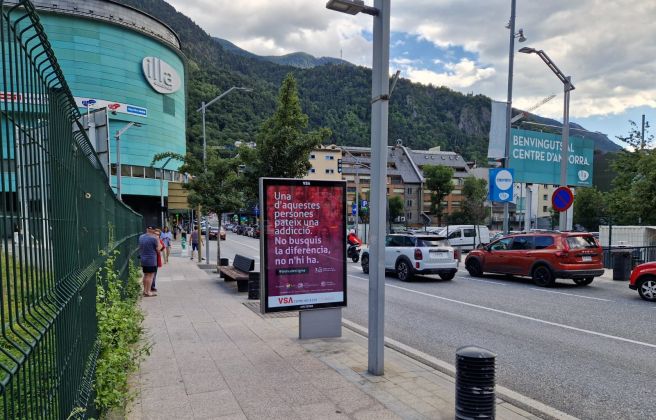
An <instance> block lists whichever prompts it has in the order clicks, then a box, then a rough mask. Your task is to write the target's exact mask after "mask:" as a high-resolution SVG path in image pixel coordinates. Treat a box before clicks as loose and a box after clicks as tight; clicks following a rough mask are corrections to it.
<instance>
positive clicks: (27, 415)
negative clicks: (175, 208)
mask: <svg viewBox="0 0 656 420" xmlns="http://www.w3.org/2000/svg"><path fill="white" fill-rule="evenodd" d="M16 3H17V4H16ZM0 6H1V10H2V15H1V19H0V46H1V55H2V63H1V66H0V72H1V75H0V130H1V132H2V143H1V147H2V150H1V151H0V194H1V195H0V200H1V203H0V273H1V274H0V291H1V293H0V307H1V308H0V329H1V335H0V417H4V418H5V419H37V418H38V419H42V418H43V419H50V418H53V419H66V418H67V417H69V415H70V413H71V412H72V411H73V410H75V408H76V407H82V408H85V407H87V405H88V404H90V403H92V381H93V375H94V369H95V360H96V357H97V354H98V346H97V322H96V303H95V298H96V277H95V274H96V271H97V270H98V268H99V267H100V266H101V265H102V264H103V262H104V259H103V257H101V255H100V251H102V250H106V251H107V250H109V249H108V248H109V247H110V246H112V247H116V248H118V249H119V250H120V252H121V254H120V257H119V264H118V267H117V268H119V269H120V271H121V273H122V274H123V278H127V275H126V271H127V264H128V259H129V258H130V256H131V255H133V252H134V250H135V249H136V242H137V235H138V232H139V231H140V230H141V225H142V221H141V217H140V216H139V215H138V214H136V213H134V212H132V210H130V209H129V208H128V207H127V206H125V205H123V203H121V202H119V201H118V200H117V199H116V197H115V195H114V193H113V192H112V190H111V188H110V187H109V183H108V179H107V176H106V174H105V172H104V171H103V169H102V166H101V164H100V161H99V160H98V157H97V155H96V154H95V152H94V150H93V148H92V146H91V144H90V143H89V140H88V138H87V137H86V134H85V132H84V130H83V128H82V127H81V126H80V123H79V117H80V115H79V111H78V109H77V107H76V106H75V102H74V100H73V96H72V95H71V92H70V90H69V88H68V86H67V85H66V81H65V80H64V77H63V74H62V72H61V69H60V67H59V66H58V64H57V60H56V58H55V55H54V53H53V51H52V49H51V47H50V45H49V43H48V40H47V38H46V34H45V33H44V30H43V27H42V26H41V24H40V23H39V18H38V16H37V14H36V13H35V10H34V8H33V7H32V5H31V3H30V2H29V1H20V2H11V4H10V3H9V2H4V1H3V0H0ZM110 227H112V229H110ZM111 232H113V237H110V236H112V233H111ZM110 244H112V245H110ZM87 414H88V411H87V413H85V414H82V415H81V416H82V417H84V416H85V415H87Z"/></svg>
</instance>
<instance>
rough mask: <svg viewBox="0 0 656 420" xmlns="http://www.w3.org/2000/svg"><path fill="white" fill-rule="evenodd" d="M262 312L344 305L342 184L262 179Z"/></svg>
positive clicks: (340, 182) (344, 225)
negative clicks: (263, 309) (263, 310)
mask: <svg viewBox="0 0 656 420" xmlns="http://www.w3.org/2000/svg"><path fill="white" fill-rule="evenodd" d="M260 201H261V206H262V210H263V212H262V216H263V229H262V245H263V248H262V250H261V252H262V257H263V258H262V264H261V265H260V267H261V270H262V272H261V275H263V284H262V291H263V292H264V293H262V300H263V302H262V303H263V304H264V305H263V307H264V308H265V312H274V311H284V310H298V309H311V308H326V307H335V306H346V213H345V212H346V184H345V182H344V181H315V180H312V181H309V180H298V179H273V178H262V179H261V180H260Z"/></svg>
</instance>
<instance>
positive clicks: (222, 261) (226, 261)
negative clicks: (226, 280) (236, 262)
mask: <svg viewBox="0 0 656 420" xmlns="http://www.w3.org/2000/svg"><path fill="white" fill-rule="evenodd" d="M227 265H230V260H229V259H227V258H221V259H220V260H219V266H227ZM219 278H223V273H221V270H219Z"/></svg>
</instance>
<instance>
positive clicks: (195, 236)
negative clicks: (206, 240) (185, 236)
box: [190, 227, 203, 260]
mask: <svg viewBox="0 0 656 420" xmlns="http://www.w3.org/2000/svg"><path fill="white" fill-rule="evenodd" d="M190 236H191V259H192V260H193V259H194V251H198V242H199V241H200V243H201V244H202V243H203V238H201V236H200V232H199V231H198V227H196V228H195V229H194V231H193V232H191V235H190ZM198 256H199V257H200V256H201V255H200V253H199V254H198Z"/></svg>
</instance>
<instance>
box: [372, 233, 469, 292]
mask: <svg viewBox="0 0 656 420" xmlns="http://www.w3.org/2000/svg"><path fill="white" fill-rule="evenodd" d="M360 264H361V266H362V271H363V272H364V273H365V274H368V273H369V250H368V249H364V250H363V251H362V256H361V257H360ZM385 271H386V272H393V273H395V274H396V276H397V277H398V278H399V280H401V281H410V280H412V278H413V277H414V276H415V275H416V274H438V275H439V276H440V278H442V280H451V279H453V278H454V277H455V275H456V272H457V271H458V260H457V259H456V258H455V256H454V251H453V248H452V247H450V246H449V244H448V243H447V241H446V238H444V237H440V236H434V235H413V234H393V235H387V237H386V238H385Z"/></svg>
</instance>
